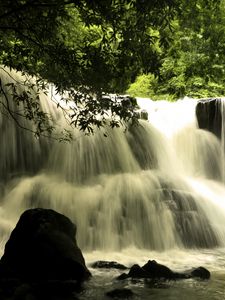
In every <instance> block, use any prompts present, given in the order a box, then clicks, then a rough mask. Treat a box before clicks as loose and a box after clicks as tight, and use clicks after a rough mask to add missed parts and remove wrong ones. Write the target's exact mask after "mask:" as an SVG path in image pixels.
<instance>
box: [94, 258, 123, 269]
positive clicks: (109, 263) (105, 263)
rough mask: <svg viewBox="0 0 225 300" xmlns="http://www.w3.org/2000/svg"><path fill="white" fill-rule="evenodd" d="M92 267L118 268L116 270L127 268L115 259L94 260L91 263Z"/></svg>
mask: <svg viewBox="0 0 225 300" xmlns="http://www.w3.org/2000/svg"><path fill="white" fill-rule="evenodd" d="M91 267H92V268H100V269H101V268H105V269H118V270H126V269H128V268H127V267H126V266H124V265H122V264H119V263H117V262H116V261H104V260H99V261H96V262H94V263H93V264H92V265H91Z"/></svg>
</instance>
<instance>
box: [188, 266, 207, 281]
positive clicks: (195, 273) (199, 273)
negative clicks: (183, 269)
mask: <svg viewBox="0 0 225 300" xmlns="http://www.w3.org/2000/svg"><path fill="white" fill-rule="evenodd" d="M191 276H192V277H198V278H201V279H209V278H210V272H209V271H208V270H207V269H205V268H203V267H198V268H196V269H194V270H192V271H191Z"/></svg>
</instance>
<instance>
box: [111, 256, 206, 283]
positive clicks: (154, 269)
mask: <svg viewBox="0 0 225 300" xmlns="http://www.w3.org/2000/svg"><path fill="white" fill-rule="evenodd" d="M195 277H198V278H201V279H209V278H210V272H209V271H208V270H207V269H205V268H203V267H199V268H196V269H194V270H193V269H192V270H191V271H186V272H183V273H179V272H174V271H172V270H171V269H170V268H168V267H167V266H164V265H161V264H158V263H157V262H156V261H155V260H149V261H148V262H147V263H146V264H145V265H144V266H143V267H140V266H139V265H137V264H135V265H133V266H132V267H131V268H130V271H129V273H128V274H125V273H123V274H121V275H120V276H119V277H117V279H118V280H124V279H127V278H149V279H164V280H176V279H188V278H195Z"/></svg>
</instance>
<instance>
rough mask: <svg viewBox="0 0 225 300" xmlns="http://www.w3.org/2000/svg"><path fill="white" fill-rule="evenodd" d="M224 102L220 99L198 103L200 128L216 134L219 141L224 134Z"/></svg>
mask: <svg viewBox="0 0 225 300" xmlns="http://www.w3.org/2000/svg"><path fill="white" fill-rule="evenodd" d="M222 105H223V104H222V101H221V99H220V98H213V99H203V100H200V101H198V103H197V106H196V116H197V121H198V125H199V128H201V129H205V130H208V131H210V132H212V133H214V134H215V135H216V136H217V137H218V138H219V139H220V138H221V132H222Z"/></svg>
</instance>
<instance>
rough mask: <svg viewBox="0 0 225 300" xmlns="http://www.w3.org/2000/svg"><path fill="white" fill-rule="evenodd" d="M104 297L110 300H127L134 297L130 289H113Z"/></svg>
mask: <svg viewBox="0 0 225 300" xmlns="http://www.w3.org/2000/svg"><path fill="white" fill-rule="evenodd" d="M106 296H108V297H111V298H125V299H129V298H131V297H133V296H134V293H133V292H132V290H130V289H126V288H123V289H115V290H112V291H109V292H107V293H106Z"/></svg>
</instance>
